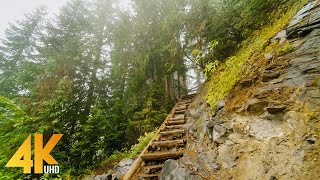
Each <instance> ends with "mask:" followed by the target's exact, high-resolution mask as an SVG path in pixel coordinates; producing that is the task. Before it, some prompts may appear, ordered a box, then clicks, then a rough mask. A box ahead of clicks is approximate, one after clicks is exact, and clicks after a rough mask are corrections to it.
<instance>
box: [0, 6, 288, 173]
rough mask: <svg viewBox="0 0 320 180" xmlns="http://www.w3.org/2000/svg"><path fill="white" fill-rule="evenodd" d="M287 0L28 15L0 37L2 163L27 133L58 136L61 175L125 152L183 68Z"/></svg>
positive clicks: (227, 51)
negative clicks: (60, 135) (59, 134)
mask: <svg viewBox="0 0 320 180" xmlns="http://www.w3.org/2000/svg"><path fill="white" fill-rule="evenodd" d="M293 3H294V0H282V1H279V0H268V1H265V0H132V1H131V3H130V5H128V7H127V8H123V7H122V6H120V4H119V2H118V1H116V0H91V1H85V0H70V1H68V2H67V3H66V4H65V5H64V6H63V7H62V8H61V9H60V12H59V13H58V14H56V15H54V16H52V15H48V13H47V12H46V9H45V8H43V7H42V8H38V9H36V10H34V12H32V13H29V14H26V15H25V17H24V19H22V20H18V21H15V22H12V23H11V24H10V27H9V28H8V29H7V30H6V32H5V37H4V38H3V39H2V40H1V43H0V44H1V46H0V142H2V144H1V146H0V147H1V148H0V157H1V161H0V165H1V167H4V166H5V164H6V162H7V161H8V159H9V158H10V157H11V156H12V155H13V153H14V152H15V151H16V150H17V148H18V147H19V146H20V145H21V143H22V142H23V141H24V139H25V138H26V137H27V136H28V135H29V134H34V133H42V134H44V135H45V138H47V139H48V138H49V137H51V135H52V134H55V133H61V134H64V136H63V138H62V139H61V141H60V142H59V145H58V146H57V147H56V148H55V149H54V151H53V152H52V154H53V156H54V157H55V159H56V160H57V161H58V162H59V163H60V167H61V171H62V172H63V174H65V175H72V176H79V175H80V174H81V173H83V172H84V171H85V170H86V169H88V168H91V167H94V166H95V165H97V164H99V163H101V162H102V161H103V160H104V159H106V158H107V157H109V156H110V155H111V154H112V153H113V152H115V151H121V150H122V149H124V148H130V147H131V146H132V145H133V144H135V143H136V142H137V139H138V138H139V137H140V136H141V135H143V134H144V133H145V132H151V131H153V130H155V129H156V128H157V127H158V126H159V125H160V124H161V123H162V122H163V120H164V119H165V117H166V115H167V113H168V111H169V110H170V109H171V108H172V107H173V105H174V103H175V102H176V101H177V99H179V97H181V96H182V95H185V94H187V93H188V91H190V86H189V85H188V82H189V81H188V79H189V78H190V77H189V75H188V74H187V71H188V70H189V69H190V68H196V69H199V70H201V71H204V70H205V69H206V66H207V65H208V64H210V63H214V62H223V61H224V60H225V59H226V58H227V57H229V56H231V55H233V54H234V53H235V52H236V51H237V50H238V49H239V48H240V45H241V42H243V41H244V40H246V39H247V38H248V37H249V36H250V35H251V34H252V33H253V32H254V31H256V30H258V29H260V28H261V27H263V26H264V25H266V24H269V23H270V22H271V21H272V20H273V19H274V18H276V17H277V16H276V15H278V14H281V13H282V12H285V11H286V9H287V8H290V6H291V5H292V4H293ZM188 62H189V63H188ZM190 62H192V65H190ZM208 77H209V76H208ZM196 79H197V78H196ZM197 82H198V84H199V82H200V80H199V77H198V79H197ZM7 147H10V148H7ZM31 176H32V177H39V176H37V175H31ZM31 176H30V177H31ZM0 177H7V178H8V179H10V178H11V179H17V178H19V177H20V178H21V177H22V174H21V171H19V170H18V169H15V168H6V169H4V168H2V169H0Z"/></svg>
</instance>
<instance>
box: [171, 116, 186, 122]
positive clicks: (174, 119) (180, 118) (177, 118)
mask: <svg viewBox="0 0 320 180" xmlns="http://www.w3.org/2000/svg"><path fill="white" fill-rule="evenodd" d="M180 120H185V118H184V116H182V117H173V118H170V121H180Z"/></svg>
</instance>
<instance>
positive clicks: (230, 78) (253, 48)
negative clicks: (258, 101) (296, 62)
mask: <svg viewBox="0 0 320 180" xmlns="http://www.w3.org/2000/svg"><path fill="white" fill-rule="evenodd" d="M306 2H307V1H306V0H303V1H300V2H297V3H296V4H295V5H293V7H292V8H290V11H288V12H286V13H285V14H282V15H280V18H276V20H275V21H274V22H273V23H272V24H271V25H268V26H266V27H264V28H262V29H261V30H259V31H256V32H254V33H253V35H252V36H251V37H250V38H248V39H247V40H246V41H244V42H243V43H242V45H241V47H242V48H241V49H240V50H239V51H238V52H237V53H236V54H235V55H234V56H231V57H229V58H228V59H227V60H226V61H225V63H222V64H220V65H219V67H218V68H217V69H216V71H215V72H213V73H214V74H213V75H212V76H211V78H210V81H209V90H208V93H207V95H206V100H207V103H209V104H210V106H211V107H215V106H216V105H217V102H218V101H219V100H221V99H224V98H225V97H226V96H227V95H228V94H229V92H230V90H231V89H232V88H233V86H234V85H235V84H236V82H238V81H239V79H240V78H241V77H242V76H241V74H242V73H243V68H242V67H243V65H244V63H246V62H247V60H249V59H250V58H251V59H253V60H257V58H258V57H259V55H261V54H262V53H263V52H265V50H266V49H267V48H266V47H267V45H268V43H269V40H270V39H271V38H272V37H273V36H274V35H275V34H276V33H277V32H279V31H280V30H282V29H284V28H285V27H286V26H287V24H288V22H289V20H290V19H291V18H292V17H293V16H294V14H295V13H296V12H297V11H298V10H299V9H300V8H301V7H302V6H303V5H304V4H305V3H306ZM288 50H290V47H289V46H286V47H284V48H283V50H282V51H283V52H286V51H288Z"/></svg>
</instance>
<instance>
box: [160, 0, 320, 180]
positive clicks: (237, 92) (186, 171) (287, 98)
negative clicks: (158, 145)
mask: <svg viewBox="0 0 320 180" xmlns="http://www.w3.org/2000/svg"><path fill="white" fill-rule="evenodd" d="M318 2H319V1H313V2H311V3H309V4H308V5H306V6H305V7H304V8H303V9H301V10H300V11H299V12H298V13H297V15H296V16H295V17H294V19H293V20H292V21H291V23H290V25H289V26H288V27H287V29H286V30H284V31H282V32H280V33H279V34H277V36H275V37H274V38H273V39H271V40H270V43H274V44H275V45H278V44H283V43H287V44H288V45H286V46H287V49H286V50H285V51H284V52H282V53H278V54H276V53H274V52H273V51H270V52H268V53H267V54H265V55H264V58H261V59H260V60H259V61H256V62H252V63H250V67H246V68H247V69H250V71H248V72H247V74H246V76H245V77H246V78H244V79H242V80H240V81H239V82H238V83H237V84H236V85H235V86H234V87H233V89H232V91H231V92H230V94H229V95H228V96H227V97H226V98H225V99H224V100H221V101H219V103H218V106H217V107H216V108H213V107H209V105H208V104H207V103H206V100H205V98H204V97H205V94H206V91H207V89H208V87H207V85H204V87H203V88H202V91H201V92H200V94H199V95H198V97H197V99H196V100H195V101H194V103H192V104H191V105H190V107H189V110H188V112H187V113H188V114H189V115H188V116H189V117H190V118H189V119H188V124H187V125H186V126H185V129H186V130H187V131H188V143H187V144H188V147H187V148H186V149H187V151H186V152H185V154H184V156H183V157H182V158H181V159H180V160H177V161H174V160H168V161H166V162H165V163H164V166H163V170H162V172H161V179H164V180H169V179H170V180H172V179H177V180H178V179H181V180H182V179H188V180H191V179H210V180H211V179H240V180H242V179H266V180H274V179H320V174H319V172H320V142H319V140H320V139H319V138H320V121H319V120H320V29H319V24H320V13H319V12H320V7H319V3H318ZM289 47H290V48H289Z"/></svg>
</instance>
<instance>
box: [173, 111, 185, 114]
mask: <svg viewBox="0 0 320 180" xmlns="http://www.w3.org/2000/svg"><path fill="white" fill-rule="evenodd" d="M186 111H187V110H182V111H175V112H174V114H184V113H185V112H186Z"/></svg>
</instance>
